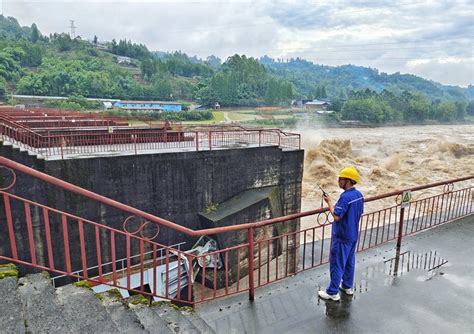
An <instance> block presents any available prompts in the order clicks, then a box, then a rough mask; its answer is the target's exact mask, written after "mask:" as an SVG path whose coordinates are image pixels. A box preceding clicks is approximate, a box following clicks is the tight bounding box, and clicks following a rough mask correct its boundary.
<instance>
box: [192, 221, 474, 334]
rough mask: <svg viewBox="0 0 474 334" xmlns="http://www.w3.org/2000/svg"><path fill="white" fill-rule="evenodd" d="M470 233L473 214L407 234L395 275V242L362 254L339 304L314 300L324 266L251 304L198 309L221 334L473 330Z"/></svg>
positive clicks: (240, 299) (231, 301)
mask: <svg viewBox="0 0 474 334" xmlns="http://www.w3.org/2000/svg"><path fill="white" fill-rule="evenodd" d="M473 238H474V215H471V216H469V217H466V218H462V219H460V220H458V221H455V222H452V223H448V224H445V225H442V226H438V227H436V228H433V229H429V230H427V231H424V232H420V233H418V234H415V235H412V236H409V237H405V238H404V242H403V244H402V252H406V253H405V255H406V256H405V258H404V259H403V260H401V261H402V262H400V265H401V266H400V268H399V271H398V275H397V276H394V275H393V268H392V269H391V268H390V264H391V261H390V259H392V258H393V257H394V256H395V243H394V242H390V243H388V244H385V245H382V246H380V247H376V248H372V249H369V250H367V251H364V252H362V253H359V254H358V255H357V267H356V287H355V289H356V291H355V294H354V296H353V297H349V296H345V295H343V296H342V298H341V301H340V302H333V301H323V300H318V298H317V290H318V289H319V288H321V289H324V288H326V286H327V284H328V281H329V274H328V270H329V266H328V265H324V266H321V267H318V268H315V269H312V270H309V271H307V272H303V273H300V274H298V275H296V276H294V277H292V278H288V279H286V280H284V281H281V282H277V283H274V284H272V285H269V286H266V287H263V288H261V289H259V290H258V291H257V293H256V296H255V301H254V302H253V303H252V302H249V301H248V300H247V298H246V296H244V295H240V296H234V297H229V298H226V299H221V300H216V301H214V302H208V303H205V304H202V305H199V306H198V307H197V311H198V314H199V315H200V316H201V317H202V318H203V319H205V320H206V321H207V323H209V324H210V325H211V326H212V327H213V328H214V329H215V330H216V331H217V332H218V333H293V334H294V333H447V332H450V333H472V332H474V318H473V315H474V303H473V300H474V283H473V282H474V261H473V258H474V243H473ZM435 252H436V258H435ZM445 261H447V263H445V264H444V265H441V266H440V267H438V268H435V267H437V266H438V265H439V264H440V263H443V262H445ZM433 268H434V269H433Z"/></svg>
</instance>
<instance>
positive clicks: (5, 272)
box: [0, 263, 18, 279]
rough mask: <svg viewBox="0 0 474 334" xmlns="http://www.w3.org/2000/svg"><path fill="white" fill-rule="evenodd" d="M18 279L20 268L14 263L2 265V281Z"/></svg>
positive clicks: (0, 266) (0, 265)
mask: <svg viewBox="0 0 474 334" xmlns="http://www.w3.org/2000/svg"><path fill="white" fill-rule="evenodd" d="M4 277H18V268H17V267H16V266H15V265H14V264H13V263H7V264H0V279H2V278H4Z"/></svg>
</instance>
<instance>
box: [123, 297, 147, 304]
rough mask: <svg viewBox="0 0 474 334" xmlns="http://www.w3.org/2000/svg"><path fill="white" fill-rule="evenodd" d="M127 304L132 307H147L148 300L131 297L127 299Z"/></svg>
mask: <svg viewBox="0 0 474 334" xmlns="http://www.w3.org/2000/svg"><path fill="white" fill-rule="evenodd" d="M128 302H129V303H130V304H132V305H140V304H141V305H148V304H149V303H150V302H149V300H148V299H147V298H146V297H145V296H143V295H133V296H131V297H130V298H128Z"/></svg>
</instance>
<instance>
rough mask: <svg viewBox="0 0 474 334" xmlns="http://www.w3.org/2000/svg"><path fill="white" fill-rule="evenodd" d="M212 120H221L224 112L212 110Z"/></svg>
mask: <svg viewBox="0 0 474 334" xmlns="http://www.w3.org/2000/svg"><path fill="white" fill-rule="evenodd" d="M212 121H213V122H223V121H224V113H223V112H222V111H213V112H212Z"/></svg>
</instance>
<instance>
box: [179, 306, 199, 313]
mask: <svg viewBox="0 0 474 334" xmlns="http://www.w3.org/2000/svg"><path fill="white" fill-rule="evenodd" d="M180 310H181V311H184V312H188V313H193V312H195V311H194V308H192V307H191V306H183V307H180Z"/></svg>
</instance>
